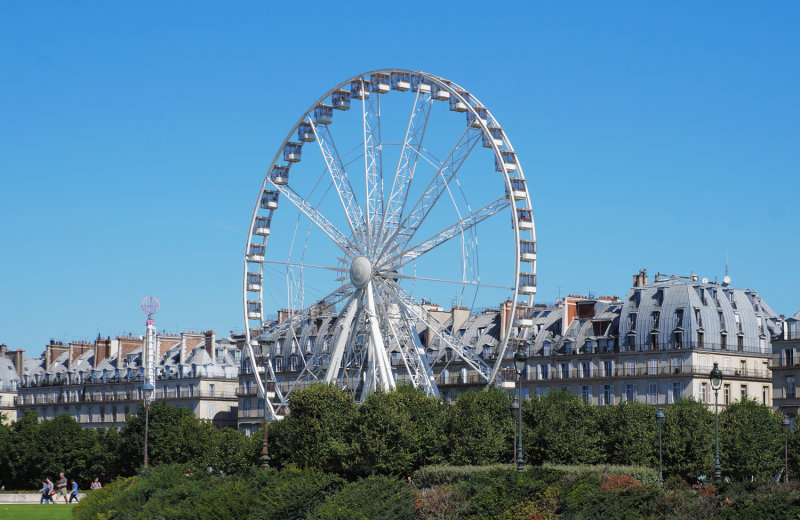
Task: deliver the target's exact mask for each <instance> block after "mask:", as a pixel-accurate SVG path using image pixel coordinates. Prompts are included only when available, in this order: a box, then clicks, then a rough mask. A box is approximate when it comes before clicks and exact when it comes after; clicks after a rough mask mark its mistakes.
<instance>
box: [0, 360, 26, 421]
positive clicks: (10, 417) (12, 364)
mask: <svg viewBox="0 0 800 520" xmlns="http://www.w3.org/2000/svg"><path fill="white" fill-rule="evenodd" d="M24 359H25V352H24V351H22V350H15V351H12V352H9V351H8V347H7V346H6V345H0V414H2V415H1V416H2V418H3V422H4V423H10V422H13V421H15V420H16V418H17V406H16V405H17V388H18V387H19V385H20V382H21V380H22V379H21V375H22V366H23V364H24Z"/></svg>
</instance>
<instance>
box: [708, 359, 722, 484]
mask: <svg viewBox="0 0 800 520" xmlns="http://www.w3.org/2000/svg"><path fill="white" fill-rule="evenodd" d="M708 378H709V379H710V380H711V388H713V389H714V438H715V441H716V448H715V450H714V482H719V481H720V480H722V471H721V468H720V465H719V387H720V386H722V371H721V370H720V369H719V364H718V363H714V368H712V369H711V373H710V374H708Z"/></svg>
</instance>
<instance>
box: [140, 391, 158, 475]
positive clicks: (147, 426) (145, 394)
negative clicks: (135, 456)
mask: <svg viewBox="0 0 800 520" xmlns="http://www.w3.org/2000/svg"><path fill="white" fill-rule="evenodd" d="M155 390H156V389H155V387H153V385H152V384H150V381H145V382H144V384H143V385H142V398H143V399H144V469H145V471H146V470H147V441H148V437H150V401H151V400H152V399H153V392H155Z"/></svg>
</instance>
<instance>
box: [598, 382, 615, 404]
mask: <svg viewBox="0 0 800 520" xmlns="http://www.w3.org/2000/svg"><path fill="white" fill-rule="evenodd" d="M601 397H602V402H601V403H600V404H601V405H607V404H608V405H610V404H614V385H603V394H602V396H601Z"/></svg>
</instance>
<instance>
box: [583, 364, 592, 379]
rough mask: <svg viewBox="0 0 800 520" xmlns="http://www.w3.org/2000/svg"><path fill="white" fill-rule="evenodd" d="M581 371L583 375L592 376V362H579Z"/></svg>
mask: <svg viewBox="0 0 800 520" xmlns="http://www.w3.org/2000/svg"><path fill="white" fill-rule="evenodd" d="M581 371H582V372H583V374H582V375H583V377H592V364H591V363H589V362H588V361H584V362H583V363H581Z"/></svg>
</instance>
